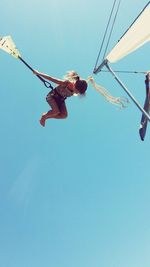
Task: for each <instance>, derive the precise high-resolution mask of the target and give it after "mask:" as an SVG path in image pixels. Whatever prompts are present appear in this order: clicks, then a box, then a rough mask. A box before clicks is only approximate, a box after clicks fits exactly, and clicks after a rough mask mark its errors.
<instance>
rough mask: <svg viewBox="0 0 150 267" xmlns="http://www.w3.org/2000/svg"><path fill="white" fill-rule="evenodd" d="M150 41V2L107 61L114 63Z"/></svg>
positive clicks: (108, 56)
mask: <svg viewBox="0 0 150 267" xmlns="http://www.w3.org/2000/svg"><path fill="white" fill-rule="evenodd" d="M148 41H150V2H148V4H147V5H146V7H145V8H144V9H143V11H142V12H141V13H140V15H139V16H138V17H137V18H136V20H135V21H134V22H133V23H132V25H131V26H130V27H129V29H128V30H127V31H126V33H125V34H124V35H123V36H122V37H121V39H120V40H119V41H118V43H117V44H116V45H115V47H114V48H113V49H112V50H111V52H110V53H109V54H108V55H107V57H106V59H107V60H108V61H109V62H111V63H114V62H116V61H118V60H120V59H121V58H123V57H125V56H126V55H128V54H129V53H131V52H133V51H134V50H136V49H137V48H139V47H140V46H142V45H143V44H145V43H146V42H148Z"/></svg>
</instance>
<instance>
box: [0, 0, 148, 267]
mask: <svg viewBox="0 0 150 267" xmlns="http://www.w3.org/2000/svg"><path fill="white" fill-rule="evenodd" d="M112 4H113V0H106V1H101V0H82V1H81V0H76V1H73V0H50V1H49V0H43V1H41V0H32V1H29V0H26V1H20V0H11V1H10V0H1V1H0V10H1V16H0V25H1V30H0V31H1V33H0V35H1V36H5V35H11V36H12V38H13V40H14V41H15V43H16V45H17V47H18V49H19V50H20V52H21V55H22V57H23V58H24V59H25V60H26V61H27V62H28V63H29V64H31V65H32V66H33V68H35V69H38V70H39V71H42V72H46V73H48V74H50V75H52V76H55V77H58V78H61V77H62V76H63V75H64V74H65V72H66V71H67V70H70V69H71V70H72V69H75V70H76V71H78V72H79V74H80V75H81V76H82V77H83V78H87V77H88V76H89V75H91V74H92V71H93V67H94V65H95V61H96V57H97V54H98V51H99V48H100V43H101V40H102V37H103V34H104V30H105V27H106V23H107V21H108V16H109V14H110V10H111V7H112ZM146 4H147V1H145V0H132V1H130V0H125V1H123V0H122V3H121V6H120V10H119V14H118V17H117V21H116V24H115V28H114V31H113V37H112V39H111V42H110V47H109V49H111V47H113V46H114V44H115V43H116V41H117V40H118V39H119V37H120V36H121V35H122V34H123V33H124V31H125V30H126V29H127V28H128V26H129V25H130V24H131V23H132V21H133V20H134V19H135V18H136V16H137V15H138V14H139V13H140V11H141V10H142V9H143V8H144V6H145V5H146ZM149 49H150V45H149V44H146V45H145V46H143V47H142V48H140V49H139V50H138V51H136V52H134V53H133V54H131V55H129V56H127V57H126V58H125V59H123V60H121V61H120V62H118V63H116V64H114V65H113V68H114V69H126V70H136V71H138V70H140V71H145V70H149V69H150V63H149ZM0 70H1V89H0V99H1V105H0V116H1V130H0V135H1V138H0V266H1V267H149V266H150V208H149V207H150V194H149V191H150V171H149V169H150V168H149V153H150V147H149V145H150V129H148V131H147V135H146V139H145V141H144V142H142V141H141V140H140V138H139V135H138V130H139V123H140V119H141V113H140V111H139V110H138V109H137V108H136V107H135V105H134V104H133V103H132V101H130V104H129V106H128V108H127V109H123V110H119V109H118V108H117V107H115V106H113V105H111V104H109V103H108V102H106V101H105V99H104V98H103V97H102V96H101V95H100V94H98V93H97V92H96V91H94V90H93V88H92V87H91V86H89V88H88V92H87V95H86V97H85V98H84V99H79V98H78V97H72V98H70V99H68V100H67V107H68V112H69V117H68V118H67V119H66V120H49V121H47V124H46V127H45V128H43V127H42V126H41V125H40V124H39V118H40V116H41V114H42V113H43V112H45V111H47V110H48V108H49V107H48V105H47V103H46V101H45V96H46V94H47V93H48V90H47V88H46V87H44V86H43V84H42V83H41V82H40V81H39V80H38V79H37V78H36V77H35V76H34V75H33V74H32V72H30V71H29V70H28V69H27V68H26V67H25V66H24V65H23V64H22V63H21V62H20V61H19V60H17V59H15V58H13V57H11V56H9V55H8V54H6V53H5V52H3V51H0ZM94 77H95V80H96V81H97V82H98V83H100V84H101V85H103V86H104V87H105V88H107V90H109V91H110V92H111V94H112V95H114V96H126V94H125V92H124V91H123V90H122V88H120V86H119V85H118V84H117V83H116V81H114V80H113V78H112V77H111V75H110V74H108V73H107V74H106V73H101V74H98V75H96V76H94ZM120 77H121V79H122V80H123V82H124V83H125V84H126V85H127V86H128V88H129V89H130V90H131V92H132V93H133V94H134V95H135V96H136V97H137V99H138V100H139V102H140V103H141V104H142V105H143V103H144V99H145V85H144V79H145V77H144V75H142V74H136V75H133V74H129V75H126V74H120Z"/></svg>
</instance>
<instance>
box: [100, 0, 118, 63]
mask: <svg viewBox="0 0 150 267" xmlns="http://www.w3.org/2000/svg"><path fill="white" fill-rule="evenodd" d="M120 3H121V0H119V3H118V6H117V10H116V14H115V17H114V20H113V23H112V27H111V30H110V34H109V38H108V42H107V45H106V48H105V52H104V55H103V60H104V58H105V56H106V52H107V49H108V45H109V42H110V38H111V36H112V32H113V29H114V25H115V22H116V18H117V15H118V11H119V7H120Z"/></svg>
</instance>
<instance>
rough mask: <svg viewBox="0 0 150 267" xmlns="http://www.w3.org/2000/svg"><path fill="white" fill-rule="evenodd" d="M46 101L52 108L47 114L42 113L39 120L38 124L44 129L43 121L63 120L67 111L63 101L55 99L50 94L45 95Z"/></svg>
mask: <svg viewBox="0 0 150 267" xmlns="http://www.w3.org/2000/svg"><path fill="white" fill-rule="evenodd" d="M46 101H47V102H48V104H49V105H50V107H51V108H52V109H51V110H50V111H48V112H47V113H44V114H43V115H42V117H41V119H40V124H41V125H42V126H43V127H44V126H45V121H46V120H47V119H50V118H54V119H64V118H66V117H67V115H68V114H67V109H66V105H65V101H62V100H60V99H55V98H54V97H53V96H51V95H50V94H48V95H47V97H46Z"/></svg>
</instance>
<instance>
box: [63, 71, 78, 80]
mask: <svg viewBox="0 0 150 267" xmlns="http://www.w3.org/2000/svg"><path fill="white" fill-rule="evenodd" d="M78 79H79V75H78V73H77V72H76V71H74V70H69V71H67V73H66V75H65V76H64V80H67V81H69V82H75V81H77V80H78Z"/></svg>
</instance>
